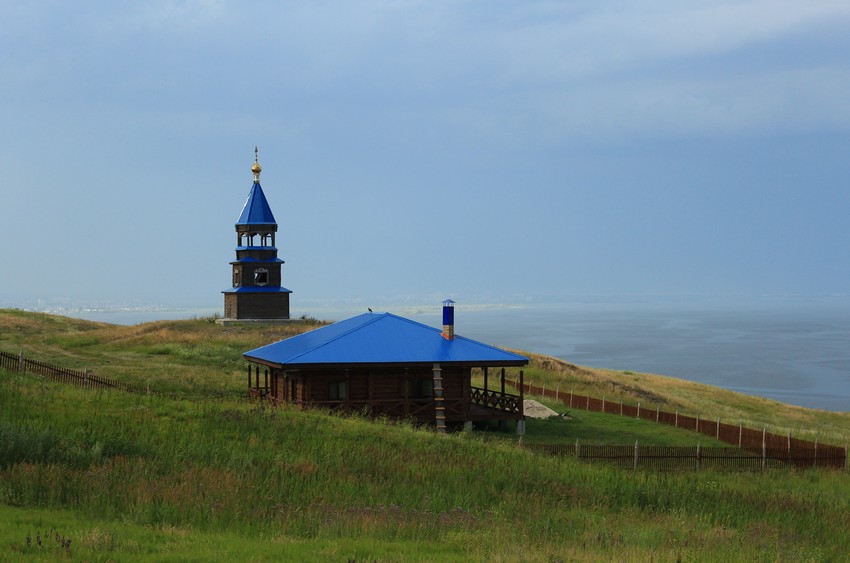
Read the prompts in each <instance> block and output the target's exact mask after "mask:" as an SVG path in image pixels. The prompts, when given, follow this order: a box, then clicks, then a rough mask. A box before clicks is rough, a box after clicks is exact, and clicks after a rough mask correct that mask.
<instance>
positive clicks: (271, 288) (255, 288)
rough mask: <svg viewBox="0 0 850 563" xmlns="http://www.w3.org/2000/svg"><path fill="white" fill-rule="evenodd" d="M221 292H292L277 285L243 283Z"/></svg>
mask: <svg viewBox="0 0 850 563" xmlns="http://www.w3.org/2000/svg"><path fill="white" fill-rule="evenodd" d="M222 293H292V290H291V289H286V288H285V287H281V286H279V285H250V286H249V285H243V286H239V287H229V288H227V289H225V290H223V291H222Z"/></svg>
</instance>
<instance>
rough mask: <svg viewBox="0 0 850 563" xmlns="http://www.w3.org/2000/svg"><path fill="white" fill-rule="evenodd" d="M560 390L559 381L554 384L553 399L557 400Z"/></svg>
mask: <svg viewBox="0 0 850 563" xmlns="http://www.w3.org/2000/svg"><path fill="white" fill-rule="evenodd" d="M560 391H561V384H560V383H558V384H557V385H556V386H555V400H556V401H558V400H559V399H558V395H559V392H560Z"/></svg>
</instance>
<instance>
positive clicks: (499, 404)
mask: <svg viewBox="0 0 850 563" xmlns="http://www.w3.org/2000/svg"><path fill="white" fill-rule="evenodd" d="M470 398H471V400H472V404H474V405H479V406H482V407H487V408H491V409H496V410H500V411H504V412H511V413H519V412H521V409H522V397H520V396H519V395H511V394H509V393H502V392H500V391H495V390H493V389H482V388H481V387H473V388H472V394H471V397H470Z"/></svg>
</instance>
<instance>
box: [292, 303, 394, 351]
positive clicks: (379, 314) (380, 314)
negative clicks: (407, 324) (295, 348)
mask: <svg viewBox="0 0 850 563" xmlns="http://www.w3.org/2000/svg"><path fill="white" fill-rule="evenodd" d="M364 315H369V316H372V315H374V313H361V314H359V315H357V316H356V317H351V318H350V319H345V320H343V321H339V322H346V321H352V320H354V319H359V318H360V317H363V316H364ZM387 315H392V313H378V314H377V315H376V316H375V318H374V319H369V320H367V321H366V322H364V323H360V324H358V325H357V326H355V327H352V328H350V329H348V330H346V331H345V332H341V333H339V334H337V335H336V336H335V337H333V338H331V339H329V340H325V341H324V342H322V343H321V344H319V345H318V346H313V347H312V348H310V349H309V350H304V351H303V352H301V353H300V354H297V355H295V356H292V358H291V359H295V358H300V357H301V356H305V355H307V354H310V353H312V352H315V351H316V350H319V349H320V348H324V347H325V346H328V345H330V344H331V343H333V342H336V341H337V340H339V339H340V338H342V337H344V336H348V335H349V334H351V333H352V332H357V331H358V330H360V329H361V328H363V327H366V326H369V325H370V324H372V323H374V322H375V321H377V320H378V319H379V318H381V317H385V316H387ZM393 316H395V315H393ZM327 326H328V327H332V326H333V324H329V325H327ZM322 328H325V327H321V328H318V329H316V330H321V329H322ZM311 332H312V331H311ZM304 334H308V333H304Z"/></svg>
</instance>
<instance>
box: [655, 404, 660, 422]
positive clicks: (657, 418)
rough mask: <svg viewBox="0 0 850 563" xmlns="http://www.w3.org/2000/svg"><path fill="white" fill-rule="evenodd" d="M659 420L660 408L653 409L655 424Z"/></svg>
mask: <svg viewBox="0 0 850 563" xmlns="http://www.w3.org/2000/svg"><path fill="white" fill-rule="evenodd" d="M659 420H661V407H655V422H658V421H659Z"/></svg>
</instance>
